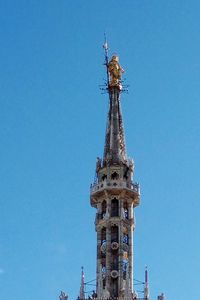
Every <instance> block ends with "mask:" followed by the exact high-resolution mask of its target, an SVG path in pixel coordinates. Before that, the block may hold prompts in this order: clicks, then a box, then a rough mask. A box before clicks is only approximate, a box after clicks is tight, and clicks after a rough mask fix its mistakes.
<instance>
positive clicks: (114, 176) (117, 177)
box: [111, 172, 119, 180]
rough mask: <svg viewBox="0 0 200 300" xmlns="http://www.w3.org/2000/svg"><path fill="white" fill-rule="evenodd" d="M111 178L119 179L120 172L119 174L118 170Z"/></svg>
mask: <svg viewBox="0 0 200 300" xmlns="http://www.w3.org/2000/svg"><path fill="white" fill-rule="evenodd" d="M111 179H112V180H117V179H119V174H118V173H117V172H114V173H112V175H111Z"/></svg>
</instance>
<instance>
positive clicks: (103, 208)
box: [101, 200, 107, 219]
mask: <svg viewBox="0 0 200 300" xmlns="http://www.w3.org/2000/svg"><path fill="white" fill-rule="evenodd" d="M106 208H107V203H106V200H104V201H103V202H102V205H101V219H104V218H105V215H106Z"/></svg>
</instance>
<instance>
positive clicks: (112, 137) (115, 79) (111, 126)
mask: <svg viewBox="0 0 200 300" xmlns="http://www.w3.org/2000/svg"><path fill="white" fill-rule="evenodd" d="M104 49H105V65H106V67H107V74H108V93H109V111H108V120H107V128H106V137H105V146H104V157H103V164H104V165H107V164H120V162H125V161H126V147H125V139H124V129H123V120H122V112H121V105H120V93H121V90H122V85H121V74H122V73H123V72H124V70H123V69H122V67H121V66H120V64H119V58H118V56H116V55H113V56H112V58H111V60H110V62H108V56H107V53H108V48H107V44H106V48H105V47H104Z"/></svg>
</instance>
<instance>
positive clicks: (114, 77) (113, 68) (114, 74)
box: [108, 55, 124, 90]
mask: <svg viewBox="0 0 200 300" xmlns="http://www.w3.org/2000/svg"><path fill="white" fill-rule="evenodd" d="M108 72H109V75H110V80H109V87H114V86H117V87H118V88H120V90H121V88H122V86H121V74H122V73H124V70H123V68H122V67H121V66H120V64H119V57H118V56H117V55H113V56H112V58H111V60H110V62H109V63H108Z"/></svg>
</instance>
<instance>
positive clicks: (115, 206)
mask: <svg viewBox="0 0 200 300" xmlns="http://www.w3.org/2000/svg"><path fill="white" fill-rule="evenodd" d="M118 216H119V201H118V200H117V199H116V198H114V199H112V201H111V217H118Z"/></svg>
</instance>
